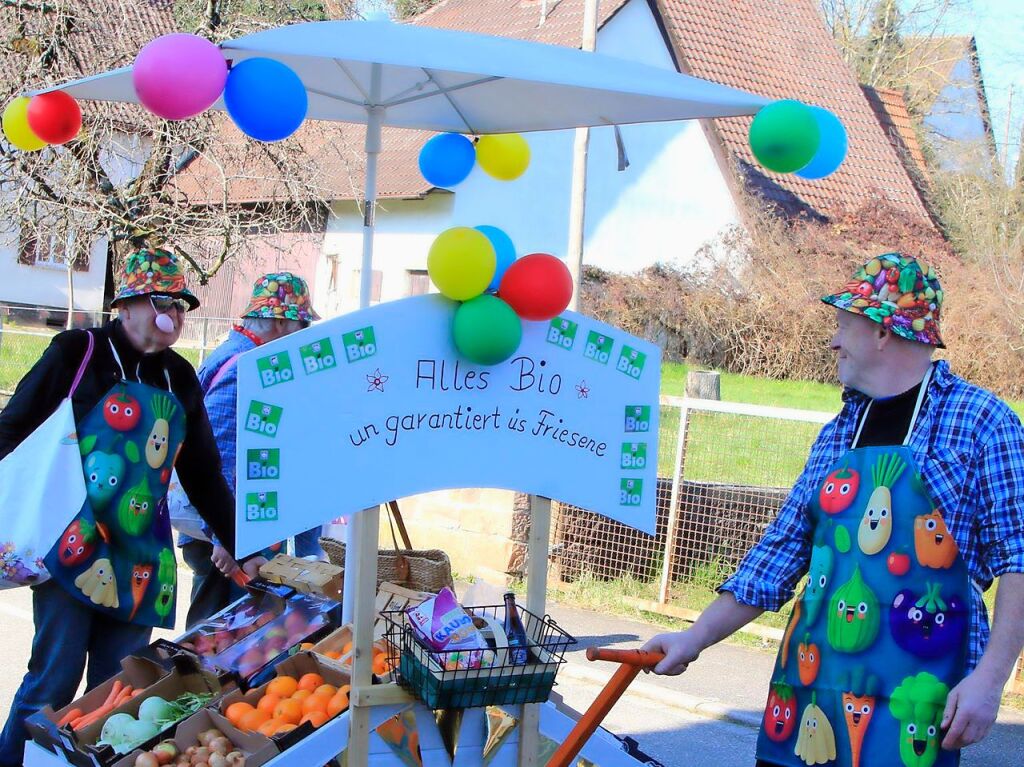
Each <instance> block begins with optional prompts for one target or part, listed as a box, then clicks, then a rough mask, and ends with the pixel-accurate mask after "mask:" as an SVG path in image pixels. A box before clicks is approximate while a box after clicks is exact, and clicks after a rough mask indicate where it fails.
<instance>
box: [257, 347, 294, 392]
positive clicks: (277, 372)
mask: <svg viewBox="0 0 1024 767" xmlns="http://www.w3.org/2000/svg"><path fill="white" fill-rule="evenodd" d="M256 369H257V370H259V371H260V383H261V384H263V388H264V389H267V388H269V387H271V386H277V385H278V384H282V383H288V382H289V381H291V380H292V379H293V378H295V373H293V372H292V361H291V358H290V357H289V356H288V352H278V353H277V354H270V355H268V356H266V357H260V358H259V359H258V360H256Z"/></svg>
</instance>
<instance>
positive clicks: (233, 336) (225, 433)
mask: <svg viewBox="0 0 1024 767" xmlns="http://www.w3.org/2000/svg"><path fill="white" fill-rule="evenodd" d="M255 348H256V344H255V343H254V342H253V341H252V340H251V339H249V338H246V337H245V336H244V335H242V334H241V333H239V332H238V331H237V330H232V331H231V332H230V333H229V334H228V337H227V338H226V339H225V340H224V342H223V343H222V344H221V345H220V346H218V347H217V348H216V349H214V350H213V352H212V353H211V354H210V356H209V357H207V358H206V359H205V360H204V361H203V364H202V365H200V366H199V370H198V371H197V375H198V376H199V385H200V387H202V390H203V404H204V405H206V412H207V414H208V415H209V417H210V426H211V427H212V428H213V438H214V439H215V440H216V442H217V449H218V450H219V451H220V460H221V473H222V474H223V475H224V479H225V480H226V481H227V483H228V487H230V488H231V491H232V492H234V490H235V435H236V434H237V425H236V420H235V419H236V416H237V408H236V405H235V397H236V395H237V393H238V363H237V361H232V359H231V358H232V357H235V356H237V355H239V354H242V353H244V352H247V351H249V350H250V349H255ZM229 362H230V367H228V368H225V370H224V374H223V375H222V376H221V377H220V380H218V381H217V385H216V386H212V387H211V384H212V383H213V379H214V378H216V377H217V373H218V372H220V369H221V368H222V367H223V366H224V365H225V364H228V363H229ZM211 537H212V536H211ZM191 540H192V539H191V538H189V537H188V536H187V535H180V536H178V545H179V546H184V545H185V544H186V543H188V542H190V541H191Z"/></svg>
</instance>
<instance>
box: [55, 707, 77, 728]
mask: <svg viewBox="0 0 1024 767" xmlns="http://www.w3.org/2000/svg"><path fill="white" fill-rule="evenodd" d="M81 715H82V709H80V708H73V709H71V710H70V711H68V712H67V713H66V714H64V716H62V717H61V718H60V721H59V722H57V726H58V727H63V726H64V725H66V724H68V723H69V722H70V721H71V720H72V719H77V718H78V717H80V716H81Z"/></svg>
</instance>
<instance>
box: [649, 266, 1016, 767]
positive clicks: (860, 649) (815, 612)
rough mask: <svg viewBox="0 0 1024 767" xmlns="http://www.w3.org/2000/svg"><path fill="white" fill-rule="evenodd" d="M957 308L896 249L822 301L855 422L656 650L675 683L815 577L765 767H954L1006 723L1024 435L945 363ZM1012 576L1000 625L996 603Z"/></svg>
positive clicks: (789, 647) (829, 441) (787, 644)
mask: <svg viewBox="0 0 1024 767" xmlns="http://www.w3.org/2000/svg"><path fill="white" fill-rule="evenodd" d="M943 297H944V293H943V290H942V287H941V286H940V284H939V280H938V276H937V274H936V272H935V270H934V268H932V267H931V266H929V265H926V264H924V263H922V262H921V261H919V260H918V259H916V258H914V257H912V256H908V255H906V254H903V253H883V254H881V255H879V256H875V257H874V258H871V259H869V260H868V261H867V262H866V263H864V264H863V265H862V266H860V267H858V268H857V269H856V270H855V271H854V273H853V276H852V277H851V278H850V279H849V280H848V281H846V283H845V284H844V285H843V286H842V287H841V288H840V289H839V290H838V291H836V292H834V293H831V294H829V295H827V296H824V297H823V298H822V299H821V300H822V301H823V302H824V303H826V304H828V305H829V306H832V307H835V321H836V331H835V334H834V335H833V337H832V341H831V344H830V346H831V348H832V350H833V351H834V352H835V353H836V357H837V362H838V372H839V380H840V382H841V383H842V384H843V386H844V391H843V408H842V411H841V412H840V413H839V414H838V415H837V416H836V417H835V418H834V419H833V420H831V421H830V422H829V423H828V424H826V425H825V426H824V428H822V430H821V432H820V434H819V435H818V438H817V439H816V440H815V441H814V444H813V446H812V447H811V453H810V456H809V457H808V459H807V463H806V464H805V466H804V470H803V472H802V473H801V474H800V477H799V478H798V479H797V481H796V484H795V485H794V486H793V489H792V490H791V492H790V494H789V496H788V497H787V499H786V501H785V503H783V505H782V507H781V508H780V509H779V512H778V514H777V515H776V518H775V520H774V521H773V522H772V523H771V525H769V526H768V529H767V530H766V531H765V533H764V536H763V537H762V538H761V540H760V541H759V542H758V543H757V544H755V545H754V547H753V548H751V550H750V551H749V552H748V553H747V555H746V557H744V559H743V561H742V562H741V563H740V565H739V567H738V568H737V570H736V572H735V573H734V574H733V575H732V577H730V578H729V579H728V580H726V581H725V583H723V584H721V585H720V586H719V587H718V591H719V596H718V598H717V599H716V600H715V601H714V602H712V603H711V605H709V606H708V608H707V609H705V610H704V612H703V613H702V614H701V616H700V618H698V619H697V621H696V622H695V623H694V624H693V626H692V628H690V629H689V630H688V631H683V632H678V633H674V634H661V635H658V636H656V637H654V638H653V639H652V640H651V641H650V642H648V643H647V644H646V645H645V646H644V649H647V650H654V651H658V652H661V653H664V655H665V658H664V659H663V660H661V661H660V662H659V663H658V664H657V666H656V667H655V669H654V670H655V672H656V673H659V674H679V673H682V672H683V671H685V670H686V667H687V666H688V665H689V664H690V663H692V662H693V661H695V660H697V657H698V656H699V655H700V654H701V653H702V652H703V651H704V650H705V649H707V648H708V647H710V646H711V645H713V644H715V643H716V642H718V641H720V640H722V639H724V638H725V637H727V636H728V635H729V634H731V633H733V632H734V631H736V630H737V629H739V628H741V627H742V626H744V625H745V624H746V623H748V622H749V621H751V620H753V619H754V618H756V617H757V616H758V615H760V614H761V613H762V612H763V611H765V610H774V611H778V610H779V609H781V608H782V606H783V605H784V604H786V603H787V602H788V601H789V600H790V599H791V598H792V597H793V596H794V594H795V591H796V587H797V585H798V583H799V582H800V581H801V580H802V579H803V577H804V575H805V574H806V575H808V576H809V577H808V579H807V581H806V587H805V589H804V591H803V592H802V594H801V596H800V597H799V598H798V599H797V600H796V602H795V603H794V608H793V612H792V615H791V617H790V621H789V623H788V626H789V628H788V630H787V631H786V634H785V636H784V637H783V641H782V646H781V647H780V652H779V658H778V661H777V662H776V666H775V670H774V671H773V673H772V676H771V679H772V689H771V694H770V697H769V699H768V704H767V706H766V708H765V715H764V719H763V726H762V729H761V734H760V737H759V738H758V742H757V751H756V754H757V766H758V767H804V766H805V765H807V764H825V763H826V762H827V763H828V764H830V765H834V767H857V765H858V764H864V765H883V764H884V765H897V764H901V763H902V764H904V765H929V767H955V765H957V764H959V762H960V749H962V748H963V747H965V746H968V745H970V744H972V743H977V742H978V741H980V740H982V739H983V738H984V737H985V736H986V734H987V733H988V732H989V730H990V729H991V727H992V724H993V722H994V721H995V719H996V714H997V712H998V710H999V702H1000V693H1001V691H1002V689H1003V685H1004V684H1005V683H1006V680H1007V678H1008V677H1009V675H1010V673H1011V671H1012V670H1013V668H1014V663H1015V661H1016V659H1017V657H1018V656H1019V654H1020V652H1021V648H1022V646H1024V427H1022V425H1021V422H1020V419H1019V418H1018V417H1017V414H1016V413H1014V412H1013V410H1011V409H1010V407H1009V406H1008V405H1007V404H1006V403H1005V402H1003V401H1001V400H1000V399H998V398H997V397H996V396H995V395H993V394H992V393H991V392H987V391H985V390H984V389H982V388H980V387H978V386H975V385H973V384H971V383H969V382H967V381H965V380H964V379H963V378H961V377H959V376H957V375H956V374H954V373H953V372H952V370H950V368H949V363H948V362H946V361H945V360H941V359H940V360H934V359H933V358H932V357H933V353H934V352H935V350H936V349H939V348H942V347H943V346H944V344H943V340H942V335H941V333H940V327H939V323H940V319H941V312H942V302H943ZM997 577H998V578H999V590H998V594H997V595H996V603H995V614H994V618H993V621H992V623H991V628H990V624H989V619H988V615H987V613H986V609H985V602H984V600H983V598H982V592H983V591H985V590H986V589H988V588H989V587H991V586H992V584H993V581H994V580H995V579H996V578H997ZM883 618H884V620H883ZM808 659H810V662H808ZM819 667H820V669H822V671H821V673H820V674H819V673H818V669H819ZM872 712H874V713H875V716H874V717H871V716H870V714H871V713H872ZM858 716H859V717H860V718H859V719H858V718H857V717H858ZM829 717H831V721H829ZM869 719H870V721H871V730H870V732H869V733H868V735H867V737H866V738H865V736H864V729H866V728H867V726H868V721H869ZM844 725H846V726H844ZM858 728H860V729H859V731H858ZM847 729H848V730H849V738H846V737H845V736H846V735H847ZM836 733H839V737H838V739H837V738H836V735H835V734H836ZM848 744H849V745H848Z"/></svg>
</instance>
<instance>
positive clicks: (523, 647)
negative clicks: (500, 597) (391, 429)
mask: <svg viewBox="0 0 1024 767" xmlns="http://www.w3.org/2000/svg"><path fill="white" fill-rule="evenodd" d="M503 628H504V629H505V634H506V636H508V662H509V663H511V664H512V665H514V666H525V665H526V664H527V663H528V662H529V657H530V651H529V649H528V648H529V646H530V642H529V638H528V637H527V635H526V628H525V627H524V626H523V621H522V619H521V618H520V617H519V610H518V609H517V608H516V595H515V594H514V593H512V592H511V591H507V592H505V625H504V626H503Z"/></svg>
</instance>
